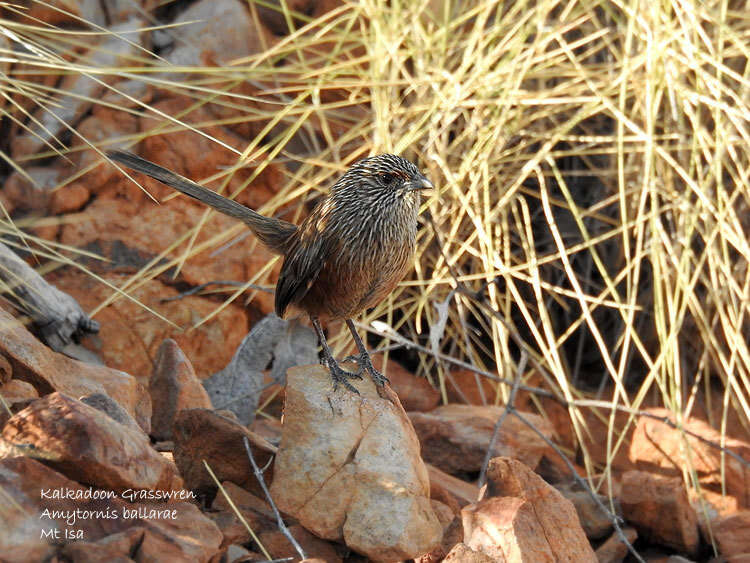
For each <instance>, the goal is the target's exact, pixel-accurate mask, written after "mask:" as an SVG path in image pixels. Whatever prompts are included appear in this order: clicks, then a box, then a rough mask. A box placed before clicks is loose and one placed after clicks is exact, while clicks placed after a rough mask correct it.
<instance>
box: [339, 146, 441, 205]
mask: <svg viewBox="0 0 750 563" xmlns="http://www.w3.org/2000/svg"><path fill="white" fill-rule="evenodd" d="M431 189H433V185H432V183H431V182H430V181H429V180H428V179H427V178H425V176H424V175H423V174H422V173H421V172H420V171H419V169H418V168H417V167H416V166H414V165H413V164H412V163H411V162H409V161H408V160H406V159H404V158H401V157H400V156H396V155H393V154H379V155H376V156H371V157H369V158H364V159H362V160H360V161H358V162H356V163H354V164H353V165H352V166H351V167H350V168H349V170H347V171H346V173H345V174H344V175H343V176H342V177H341V178H340V179H339V181H338V182H336V185H335V186H334V187H333V190H332V191H333V193H334V194H336V195H341V196H351V197H357V198H360V200H361V201H363V200H367V201H370V202H371V203H373V204H375V205H378V206H384V205H396V206H398V205H399V204H400V205H405V204H406V205H407V206H408V207H415V206H416V207H417V208H418V206H419V199H420V198H419V194H420V192H422V191H423V190H431Z"/></svg>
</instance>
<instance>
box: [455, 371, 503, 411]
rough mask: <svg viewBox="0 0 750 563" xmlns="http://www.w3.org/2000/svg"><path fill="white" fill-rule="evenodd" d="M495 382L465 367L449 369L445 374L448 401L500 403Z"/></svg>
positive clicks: (479, 403)
mask: <svg viewBox="0 0 750 563" xmlns="http://www.w3.org/2000/svg"><path fill="white" fill-rule="evenodd" d="M497 385H498V384H497V383H496V382H494V381H491V380H490V379H487V378H486V377H484V376H482V375H479V374H478V373H476V372H474V371H471V370H467V369H455V370H450V371H449V372H448V373H446V374H445V389H446V391H447V394H448V401H450V402H451V403H458V404H468V405H496V404H499V403H500V397H501V396H498V391H497Z"/></svg>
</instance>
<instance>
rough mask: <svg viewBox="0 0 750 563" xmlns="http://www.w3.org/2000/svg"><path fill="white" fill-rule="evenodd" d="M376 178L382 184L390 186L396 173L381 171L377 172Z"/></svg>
mask: <svg viewBox="0 0 750 563" xmlns="http://www.w3.org/2000/svg"><path fill="white" fill-rule="evenodd" d="M378 179H379V180H380V183H381V184H382V185H384V186H390V185H392V184H393V182H395V181H396V175H395V174H391V173H390V172H381V173H380V174H378Z"/></svg>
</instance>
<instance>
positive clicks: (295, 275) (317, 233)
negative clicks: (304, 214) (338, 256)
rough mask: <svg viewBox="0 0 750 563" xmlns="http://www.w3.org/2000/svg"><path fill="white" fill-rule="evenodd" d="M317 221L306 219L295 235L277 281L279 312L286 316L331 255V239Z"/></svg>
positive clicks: (281, 315)
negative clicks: (288, 309) (286, 312)
mask: <svg viewBox="0 0 750 563" xmlns="http://www.w3.org/2000/svg"><path fill="white" fill-rule="evenodd" d="M322 230H323V229H322V227H321V226H320V225H319V224H316V223H315V222H314V221H306V222H305V224H304V225H303V226H302V227H301V228H300V230H299V231H298V232H297V233H296V235H295V237H294V242H293V243H292V244H291V247H290V248H289V250H288V252H287V254H286V256H285V257H284V264H283V265H282V267H281V273H280V274H279V281H278V282H277V283H276V297H275V305H276V314H277V315H278V316H279V317H283V316H284V312H285V311H286V309H287V307H289V305H294V304H297V303H299V302H300V301H301V300H302V298H303V297H304V296H305V295H306V294H307V292H308V290H309V289H310V287H311V286H312V284H313V283H315V280H316V279H317V278H318V274H320V271H321V270H322V269H323V266H324V265H325V262H326V260H327V259H328V258H330V256H331V247H332V245H331V244H330V241H329V240H328V238H327V237H325V235H324V234H323V232H321V231H322Z"/></svg>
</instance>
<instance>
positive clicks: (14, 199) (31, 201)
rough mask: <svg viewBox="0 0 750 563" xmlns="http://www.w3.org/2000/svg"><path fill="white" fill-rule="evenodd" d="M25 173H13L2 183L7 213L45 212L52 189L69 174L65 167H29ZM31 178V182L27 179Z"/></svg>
mask: <svg viewBox="0 0 750 563" xmlns="http://www.w3.org/2000/svg"><path fill="white" fill-rule="evenodd" d="M24 172H25V173H26V174H25V175H24V174H21V173H20V172H17V171H16V172H13V173H12V174H11V175H10V176H8V178H7V179H6V180H5V182H4V183H3V190H2V192H3V205H4V206H5V208H6V209H7V211H8V213H11V212H13V211H16V210H17V209H22V210H33V211H36V212H37V213H38V212H40V211H45V210H47V208H48V206H49V204H50V199H51V198H52V196H53V194H54V193H55V192H53V188H54V187H55V186H57V185H58V184H59V183H60V182H62V181H63V180H64V179H65V176H66V175H67V174H69V173H70V171H69V169H68V168H67V167H65V166H62V165H58V166H30V167H29V168H27V169H25V170H24ZM27 177H28V178H31V180H32V181H31V182H30V181H29V180H28V178H27Z"/></svg>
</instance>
